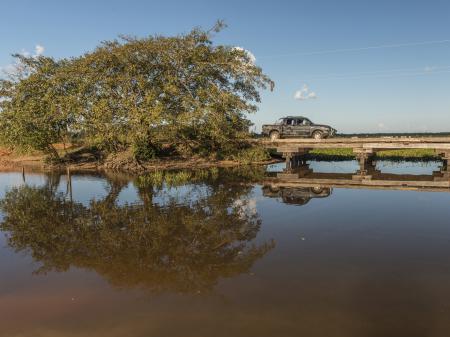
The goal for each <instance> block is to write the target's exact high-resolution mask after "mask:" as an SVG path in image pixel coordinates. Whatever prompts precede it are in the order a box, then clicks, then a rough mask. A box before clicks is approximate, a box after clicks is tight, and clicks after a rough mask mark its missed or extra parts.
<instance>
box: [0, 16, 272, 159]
mask: <svg viewBox="0 0 450 337" xmlns="http://www.w3.org/2000/svg"><path fill="white" fill-rule="evenodd" d="M221 28H222V24H221V23H218V25H217V26H216V27H215V28H214V29H213V30H210V31H204V30H201V29H194V30H192V31H191V32H190V33H188V34H184V35H179V36H176V37H163V36H150V37H147V38H134V37H122V38H121V39H120V40H115V41H107V42H103V43H102V44H101V45H100V46H99V47H98V48H97V49H96V50H94V51H93V52H90V53H87V54H85V55H83V56H81V57H77V58H72V59H64V60H59V61H57V60H54V59H52V58H47V57H43V56H40V57H37V58H33V57H31V58H26V57H23V56H21V57H20V63H21V64H22V65H24V69H25V72H24V73H25V75H23V76H18V77H16V78H14V79H10V80H8V81H3V82H1V84H0V95H1V97H2V99H1V101H0V104H1V105H0V109H1V118H0V126H1V127H2V128H3V129H4V128H9V130H10V132H8V133H7V134H5V136H4V138H5V141H6V142H7V143H9V144H11V145H13V146H21V147H31V148H35V149H39V150H48V151H49V150H51V145H52V144H53V143H55V142H58V141H61V140H63V138H64V137H67V135H68V134H70V135H74V134H75V135H77V136H79V137H82V138H83V139H84V140H85V141H86V142H87V143H89V144H92V145H96V146H98V147H100V148H102V149H105V150H108V151H118V150H122V149H124V148H127V147H129V146H134V147H139V146H142V145H143V144H144V145H145V146H148V147H150V148H152V149H158V148H160V147H161V146H162V145H163V144H164V145H167V144H169V145H170V146H171V147H172V148H173V149H174V150H175V151H176V152H177V153H179V154H182V155H187V154H191V153H199V154H211V153H213V154H214V153H230V152H232V151H233V150H234V149H236V148H239V146H240V145H241V144H242V142H243V140H244V139H245V138H246V137H247V136H248V128H249V126H250V125H251V123H250V121H249V120H248V119H247V114H248V113H252V112H255V111H256V110H257V107H256V105H255V104H256V103H257V102H259V101H260V94H259V91H258V90H259V89H265V88H267V87H270V88H273V82H272V81H271V80H270V79H269V78H268V77H267V76H266V75H265V74H264V73H263V72H262V70H261V68H260V67H258V66H256V65H255V64H254V62H253V60H252V58H251V57H250V55H249V54H248V52H246V51H245V50H243V49H241V48H236V47H231V46H223V45H214V44H213V42H212V40H211V38H212V33H213V32H218V31H219V30H220V29H221Z"/></svg>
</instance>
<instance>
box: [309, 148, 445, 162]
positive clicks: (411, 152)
mask: <svg viewBox="0 0 450 337" xmlns="http://www.w3.org/2000/svg"><path fill="white" fill-rule="evenodd" d="M308 157H309V158H311V159H316V160H330V159H336V160H347V159H353V158H355V154H354V153H353V150H352V149H351V148H340V149H314V150H311V151H310V152H309V153H308ZM377 158H379V159H392V160H402V159H409V160H414V159H421V160H436V159H438V158H439V156H437V155H436V154H435V152H434V150H430V149H403V150H383V151H377V152H376V155H375V159H377Z"/></svg>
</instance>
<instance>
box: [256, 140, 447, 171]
mask: <svg viewBox="0 0 450 337" xmlns="http://www.w3.org/2000/svg"><path fill="white" fill-rule="evenodd" d="M259 142H260V143H261V144H262V145H263V146H264V147H266V148H268V149H276V151H277V152H279V153H282V154H283V156H284V157H285V158H286V164H287V165H288V166H290V165H291V163H292V162H293V161H294V162H295V161H297V160H298V159H297V157H299V156H301V155H304V154H306V153H308V152H309V151H310V150H313V149H342V148H351V149H352V150H353V153H354V154H355V156H356V158H357V159H358V161H359V163H360V165H361V171H364V170H365V166H366V164H367V163H369V162H370V161H371V157H373V155H374V154H376V152H377V151H381V150H402V149H430V150H433V151H434V152H435V153H436V154H437V155H439V156H441V157H442V159H443V160H444V162H445V163H447V162H448V160H449V159H450V138H449V137H427V138H409V137H397V138H394V137H382V138H357V137H354V138H330V139H321V140H316V139H309V138H308V139H306V138H305V139H297V138H296V139H279V140H277V141H275V142H272V141H268V140H261V141H259Z"/></svg>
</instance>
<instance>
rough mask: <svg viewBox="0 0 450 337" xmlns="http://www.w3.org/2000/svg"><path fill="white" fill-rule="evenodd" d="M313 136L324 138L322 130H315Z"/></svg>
mask: <svg viewBox="0 0 450 337" xmlns="http://www.w3.org/2000/svg"><path fill="white" fill-rule="evenodd" d="M312 137H313V138H314V139H322V138H323V134H322V132H320V131H314V132H313V133H312Z"/></svg>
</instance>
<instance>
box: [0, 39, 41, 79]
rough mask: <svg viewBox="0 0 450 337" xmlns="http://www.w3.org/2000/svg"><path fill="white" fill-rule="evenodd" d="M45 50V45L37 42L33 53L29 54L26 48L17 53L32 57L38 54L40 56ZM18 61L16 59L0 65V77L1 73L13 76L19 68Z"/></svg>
mask: <svg viewBox="0 0 450 337" xmlns="http://www.w3.org/2000/svg"><path fill="white" fill-rule="evenodd" d="M44 51H45V47H44V46H43V45H41V44H37V45H36V46H35V47H34V53H33V54H31V53H30V52H29V51H27V50H26V49H22V50H21V52H20V53H19V54H20V55H22V56H24V57H34V58H37V57H39V56H41V55H42V54H43V53H44ZM19 68H20V62H18V61H17V60H16V61H15V62H14V63H11V64H8V65H6V66H3V67H2V66H0V77H1V75H2V74H3V75H7V76H14V75H17V74H18V73H19V72H20V70H19Z"/></svg>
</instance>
